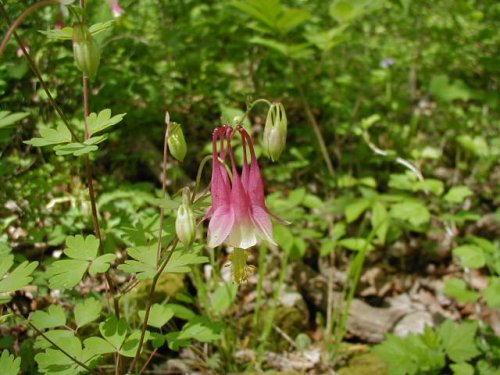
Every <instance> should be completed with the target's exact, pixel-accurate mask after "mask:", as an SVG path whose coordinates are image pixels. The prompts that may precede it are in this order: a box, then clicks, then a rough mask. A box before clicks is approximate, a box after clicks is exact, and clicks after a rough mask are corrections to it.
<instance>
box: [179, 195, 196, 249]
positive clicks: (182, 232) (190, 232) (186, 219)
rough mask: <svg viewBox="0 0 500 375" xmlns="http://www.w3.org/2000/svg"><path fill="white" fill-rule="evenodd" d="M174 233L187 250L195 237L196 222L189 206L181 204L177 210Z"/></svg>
mask: <svg viewBox="0 0 500 375" xmlns="http://www.w3.org/2000/svg"><path fill="white" fill-rule="evenodd" d="M175 232H176V234H177V237H178V238H179V240H180V241H181V242H182V243H183V244H184V247H186V248H188V247H190V246H191V244H192V243H193V241H194V238H195V236H196V222H195V220H194V216H193V211H192V210H191V207H190V206H189V204H184V203H183V204H181V205H180V206H179V208H178V209H177V218H176V220H175Z"/></svg>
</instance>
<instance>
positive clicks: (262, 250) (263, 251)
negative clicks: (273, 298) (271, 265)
mask: <svg viewBox="0 0 500 375" xmlns="http://www.w3.org/2000/svg"><path fill="white" fill-rule="evenodd" d="M266 256H267V246H266V245H265V244H262V245H261V246H260V247H259V279H258V281H257V299H256V301H255V312H254V314H253V327H254V329H258V327H259V324H260V309H261V307H262V294H263V293H262V292H263V285H264V276H265V274H266ZM254 339H256V336H254Z"/></svg>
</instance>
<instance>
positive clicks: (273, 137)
mask: <svg viewBox="0 0 500 375" xmlns="http://www.w3.org/2000/svg"><path fill="white" fill-rule="evenodd" d="M287 126H288V122H287V118H286V113H285V108H284V107H283V104H281V103H273V104H271V107H270V108H269V112H267V118H266V125H265V127H264V145H263V146H264V151H265V152H266V154H267V155H268V156H269V157H270V158H271V160H272V161H277V160H278V159H279V157H280V155H281V153H282V152H283V150H284V149H285V145H286V132H287Z"/></svg>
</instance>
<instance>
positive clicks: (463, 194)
mask: <svg viewBox="0 0 500 375" xmlns="http://www.w3.org/2000/svg"><path fill="white" fill-rule="evenodd" d="M472 194H473V193H472V190H471V189H469V188H468V187H467V186H465V185H461V186H454V187H452V188H451V189H450V190H449V191H448V192H447V193H446V195H445V196H444V200H445V201H447V202H450V203H462V202H463V201H464V200H465V199H466V198H468V197H470V196H471V195H472Z"/></svg>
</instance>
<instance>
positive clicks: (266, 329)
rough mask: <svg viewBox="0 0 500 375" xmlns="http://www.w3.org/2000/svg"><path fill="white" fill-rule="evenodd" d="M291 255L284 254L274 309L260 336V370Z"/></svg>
mask: <svg viewBox="0 0 500 375" xmlns="http://www.w3.org/2000/svg"><path fill="white" fill-rule="evenodd" d="M289 255H290V254H289V253H288V252H287V251H286V252H285V253H284V257H283V260H282V262H281V269H280V275H279V279H278V285H277V286H276V288H275V289H274V294H273V307H272V308H271V311H269V316H267V317H266V322H265V324H264V328H263V330H262V335H261V336H260V345H259V348H258V354H257V366H258V368H260V364H261V363H262V356H263V354H264V350H265V349H266V345H267V343H268V342H267V338H268V337H269V334H270V333H271V329H272V328H273V324H274V318H275V315H276V310H277V309H278V299H279V296H280V292H281V286H282V285H283V282H284V281H285V275H286V269H287V267H288V258H289Z"/></svg>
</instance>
